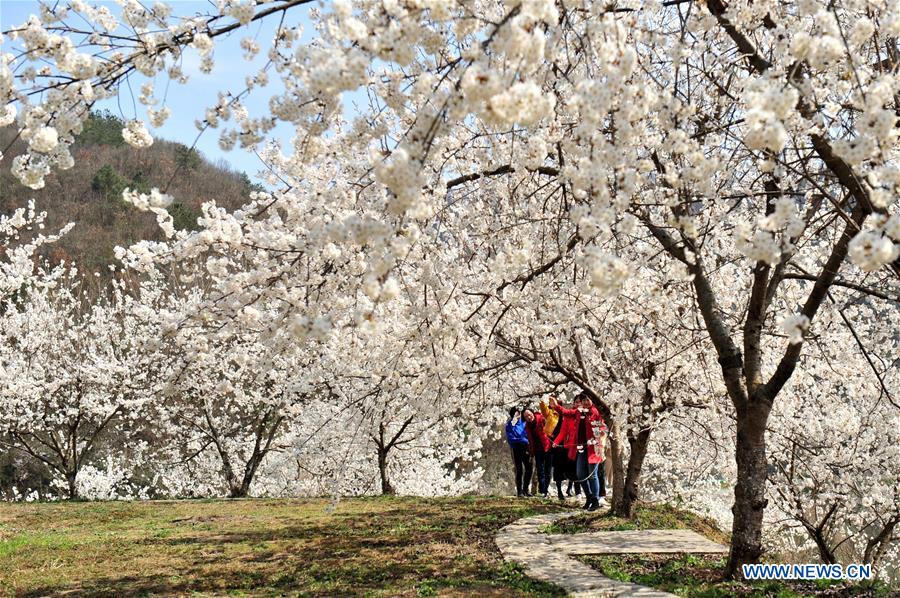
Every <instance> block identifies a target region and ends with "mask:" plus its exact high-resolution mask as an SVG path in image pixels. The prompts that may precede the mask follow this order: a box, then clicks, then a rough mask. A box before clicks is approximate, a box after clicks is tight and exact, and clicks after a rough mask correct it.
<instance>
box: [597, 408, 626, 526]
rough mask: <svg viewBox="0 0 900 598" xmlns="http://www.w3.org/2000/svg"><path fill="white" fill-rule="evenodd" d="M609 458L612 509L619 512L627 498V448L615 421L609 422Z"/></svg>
mask: <svg viewBox="0 0 900 598" xmlns="http://www.w3.org/2000/svg"><path fill="white" fill-rule="evenodd" d="M609 458H610V459H611V460H612V484H611V486H612V509H613V511H616V512H618V509H619V508H620V505H621V504H622V499H623V498H624V496H625V446H624V444H623V442H622V429H621V428H620V427H619V424H617V423H616V422H615V421H610V422H609ZM598 474H600V472H598ZM601 475H602V474H601Z"/></svg>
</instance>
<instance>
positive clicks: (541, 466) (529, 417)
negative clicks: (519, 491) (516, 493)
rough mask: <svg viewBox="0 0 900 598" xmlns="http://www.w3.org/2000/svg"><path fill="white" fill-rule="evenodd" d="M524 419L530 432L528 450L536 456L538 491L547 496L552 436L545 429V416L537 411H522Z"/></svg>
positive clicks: (535, 466)
mask: <svg viewBox="0 0 900 598" xmlns="http://www.w3.org/2000/svg"><path fill="white" fill-rule="evenodd" d="M522 419H524V420H525V431H526V432H527V433H528V450H529V451H530V452H531V454H532V455H533V456H534V468H535V469H536V470H537V479H538V492H539V493H540V494H541V496H543V497H544V498H547V489H548V488H549V486H550V467H551V465H550V462H551V459H552V453H551V452H550V438H549V437H548V436H547V432H545V431H544V416H543V415H541V414H540V413H535V412H534V410H532V409H530V408H527V407H526V408H525V410H524V411H522Z"/></svg>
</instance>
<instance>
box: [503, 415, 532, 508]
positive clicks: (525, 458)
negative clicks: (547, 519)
mask: <svg viewBox="0 0 900 598" xmlns="http://www.w3.org/2000/svg"><path fill="white" fill-rule="evenodd" d="M506 442H508V443H509V448H510V451H511V452H512V458H513V464H514V465H515V467H516V496H531V492H529V488H530V487H531V455H530V454H529V452H528V432H527V431H526V429H525V421H524V420H523V419H522V408H521V407H512V408H510V410H509V420H508V421H507V422H506Z"/></svg>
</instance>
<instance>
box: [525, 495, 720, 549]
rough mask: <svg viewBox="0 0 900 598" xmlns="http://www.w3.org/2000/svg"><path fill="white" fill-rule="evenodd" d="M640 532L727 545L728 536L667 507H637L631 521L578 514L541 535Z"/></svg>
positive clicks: (706, 521)
mask: <svg viewBox="0 0 900 598" xmlns="http://www.w3.org/2000/svg"><path fill="white" fill-rule="evenodd" d="M642 529H689V530H693V531H695V532H697V533H698V534H700V535H702V536H705V537H707V538H709V539H710V540H712V541H714V542H719V543H720V544H728V543H729V535H728V534H727V533H725V532H723V531H722V530H720V529H719V528H718V527H717V526H716V524H715V522H714V521H713V520H712V519H710V518H708V517H703V516H701V515H697V514H696V513H692V512H690V511H686V510H684V509H679V508H677V507H673V506H672V505H670V504H667V503H641V504H638V505H637V506H636V507H635V511H634V518H633V519H625V518H623V517H617V516H615V515H613V514H612V512H611V511H606V512H603V513H600V514H597V513H587V512H584V513H579V514H578V515H576V516H574V517H568V518H566V519H563V520H562V521H558V522H556V523H553V524H550V525H547V526H545V527H544V528H542V529H541V531H543V532H545V533H549V534H578V533H582V532H598V531H624V530H642Z"/></svg>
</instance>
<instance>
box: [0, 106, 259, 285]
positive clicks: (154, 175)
mask: <svg viewBox="0 0 900 598" xmlns="http://www.w3.org/2000/svg"><path fill="white" fill-rule="evenodd" d="M123 126H124V125H123V122H122V120H121V119H119V118H118V117H116V116H114V115H112V114H110V113H108V112H105V113H96V114H94V115H92V117H91V118H90V120H89V121H88V123H87V125H86V126H85V129H84V131H83V132H82V134H81V135H80V136H79V137H78V139H77V141H76V144H75V146H74V147H73V148H72V155H73V156H74V158H75V166H74V167H73V168H72V169H70V170H67V171H54V172H53V173H52V174H50V175H48V176H47V184H46V186H45V187H44V188H43V189H40V190H37V191H35V190H32V189H29V188H27V187H25V186H23V185H21V184H20V183H19V182H18V180H17V179H16V178H15V177H14V176H13V175H12V173H11V172H10V166H11V164H12V160H13V158H14V157H15V156H17V155H19V154H21V153H22V152H23V151H24V150H25V148H26V144H25V142H23V141H22V140H20V139H17V140H15V141H13V139H14V137H15V128H14V127H6V128H3V129H0V148H6V147H7V146H9V145H10V143H12V146H11V147H10V149H9V151H6V152H4V156H3V159H2V160H0V213H4V214H6V213H9V212H11V211H12V210H14V209H16V208H18V207H23V206H25V205H27V203H28V200H29V199H34V200H35V205H36V207H37V209H38V211H46V212H47V221H46V224H47V226H46V231H48V232H54V231H56V230H58V229H59V228H61V227H62V226H64V225H65V224H66V223H68V222H75V223H76V224H75V228H74V229H73V230H72V231H71V232H70V233H69V234H68V235H66V236H65V237H64V238H63V239H61V240H60V241H59V242H58V243H56V244H54V245H53V246H52V247H48V248H47V250H46V252H45V254H44V257H46V258H49V259H50V260H51V261H53V262H59V261H61V260H66V261H67V262H73V261H74V262H75V263H76V264H78V265H79V268H80V269H81V270H83V271H87V272H100V273H101V274H102V275H103V276H104V277H105V275H106V274H105V273H107V272H109V268H108V266H109V265H111V264H114V263H115V258H114V256H113V248H114V247H115V246H117V245H122V246H127V245H129V244H131V243H133V242H135V241H139V240H141V239H151V240H159V239H160V238H161V237H162V234H161V231H160V230H159V227H158V226H157V224H156V219H155V217H154V216H153V215H152V214H148V213H144V212H140V211H138V210H137V209H135V208H134V207H132V206H130V205H129V204H127V203H125V202H123V201H122V199H121V196H122V190H123V189H124V188H126V187H131V188H132V189H138V190H141V191H149V189H150V188H151V187H158V188H160V189H165V190H166V191H167V192H168V193H169V194H170V195H172V196H173V197H174V198H175V203H174V204H173V205H172V206H171V207H170V208H169V211H170V212H171V213H172V216H173V219H174V221H175V224H176V227H178V228H195V227H196V226H197V224H196V222H197V217H198V216H199V215H200V205H201V204H202V203H203V202H205V201H209V200H212V199H215V200H216V202H217V203H218V204H219V205H221V206H225V207H226V208H229V209H234V208H237V207H239V206H240V205H242V204H243V203H245V202H246V200H247V199H248V197H249V193H250V192H251V191H253V190H254V188H259V187H257V186H255V185H254V184H253V183H251V182H250V179H249V178H248V177H247V175H246V174H244V173H242V172H235V171H233V170H231V169H230V168H228V166H227V164H225V163H224V162H219V163H217V164H213V163H210V162H209V161H207V160H206V159H205V158H204V157H203V156H202V155H201V154H200V153H199V152H197V151H196V150H193V149H191V148H189V147H187V146H185V145H184V144H182V143H177V142H173V141H166V140H163V139H156V140H155V142H154V143H153V145H152V146H150V147H149V148H144V149H137V148H133V147H131V146H129V145H127V144H126V143H125V142H124V141H123V139H122V135H121V130H122V127H123Z"/></svg>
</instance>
